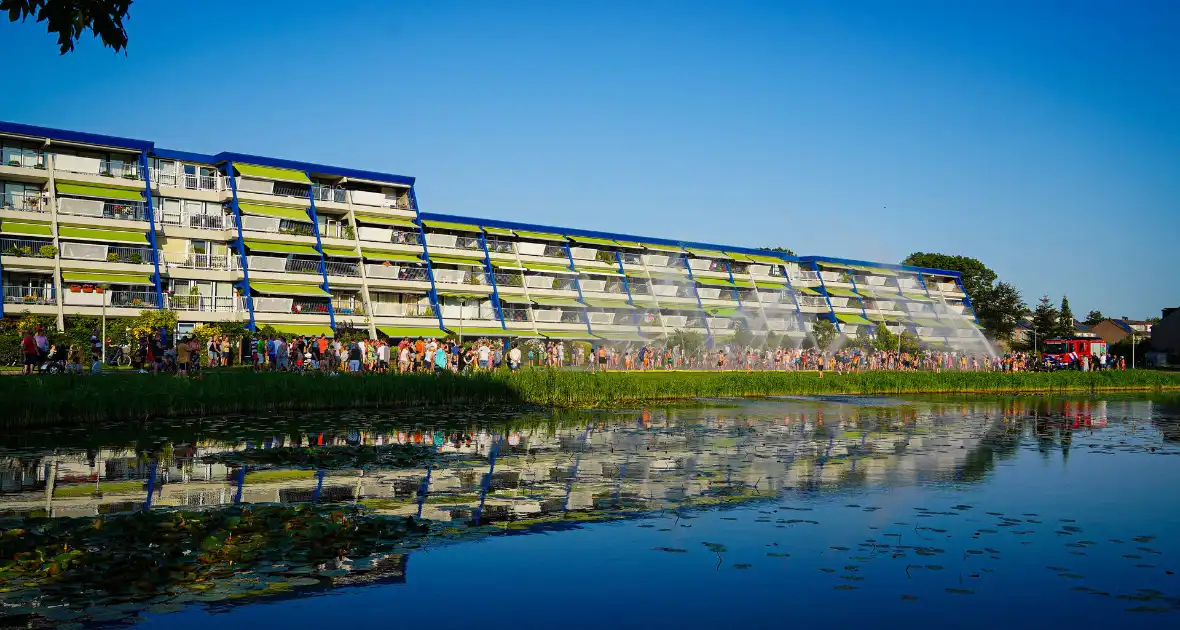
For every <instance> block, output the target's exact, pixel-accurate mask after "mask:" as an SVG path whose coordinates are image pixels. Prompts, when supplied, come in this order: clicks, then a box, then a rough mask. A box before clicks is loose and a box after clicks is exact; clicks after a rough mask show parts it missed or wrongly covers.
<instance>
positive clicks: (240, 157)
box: [213, 152, 414, 186]
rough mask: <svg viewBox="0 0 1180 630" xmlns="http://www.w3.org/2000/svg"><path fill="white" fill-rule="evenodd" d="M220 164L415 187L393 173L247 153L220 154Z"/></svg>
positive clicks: (407, 180) (412, 180)
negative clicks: (264, 167) (232, 163)
mask: <svg viewBox="0 0 1180 630" xmlns="http://www.w3.org/2000/svg"><path fill="white" fill-rule="evenodd" d="M213 157H214V158H215V159H216V160H217V161H218V162H241V163H243V164H257V165H258V166H273V167H275V168H289V169H292V170H296V171H306V172H309V173H311V174H313V175H334V176H337V177H355V178H358V179H371V180H375V181H379V182H387V183H390V184H398V185H401V186H413V185H414V178H413V177H406V176H405V175H393V174H391V173H378V172H376V171H361V170H357V169H353V168H343V167H339V166H327V165H325V164H313V163H311V162H299V161H296V160H283V159H279V158H268V157H263V156H261V155H248V154H245V153H224V152H223V153H218V154H217V155H215V156H213Z"/></svg>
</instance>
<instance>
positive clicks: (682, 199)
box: [0, 0, 1180, 317]
mask: <svg viewBox="0 0 1180 630" xmlns="http://www.w3.org/2000/svg"><path fill="white" fill-rule="evenodd" d="M333 4H335V3H322V2H315V3H311V2H303V1H301V0H287V1H285V2H261V1H259V2H249V3H237V4H234V5H233V6H232V7H230V6H229V5H216V7H217V9H218V10H216V11H214V10H210V9H211V8H213V7H214V6H215V5H209V4H208V3H195V2H191V3H190V2H162V1H156V2H149V1H147V0H141V1H140V2H136V3H134V4H133V5H132V7H131V20H130V22H129V24H128V26H129V28H128V31H129V34H130V39H131V42H130V46H129V49H128V53H127V55H126V56H123V55H115V54H112V53H111V52H110V51H109V50H106V49H103V48H102V47H101V46H100V45H99V44H98V42H97V41H94V40H92V39H90V38H89V37H88V36H87V37H86V38H84V39H83V41H82V42H81V43H80V44H79V46H78V48H77V51H76V52H74V53H73V54H70V55H67V56H65V57H61V56H59V55H58V54H57V47H56V43H55V40H54V38H53V37H51V36H49V35H48V34H47V33H46V32H45V30H44V27H43V25H36V24H33V23H32V22H29V23H25V24H23V25H20V24H18V25H10V24H8V23H7V21H4V22H3V23H2V24H0V40H2V41H4V42H5V44H6V46H5V48H6V50H7V51H8V55H9V57H8V59H9V60H10V61H12V60H19V61H20V63H19V64H14V65H13V66H10V69H9V71H8V73H7V74H8V82H7V84H8V86H9V87H8V89H7V90H5V97H4V98H3V100H0V119H3V120H10V121H17V122H24V123H30V124H39V125H46V126H52V127H62V128H68V129H78V130H83V131H92V132H98V133H108V134H112V135H120V136H127V137H134V138H142V139H147V140H152V141H154V142H156V143H157V145H158V146H162V147H167V148H173V149H184V150H190V151H198V152H209V153H213V152H217V151H239V152H243V153H256V154H262V155H270V156H275V157H284V158H291V159H302V160H307V161H313V162H322V163H329V164H338V165H342V166H351V167H355V168H363V169H371V170H378V171H387V172H395V173H401V174H406V175H412V176H415V177H417V178H418V195H419V200H420V202H421V205H422V209H423V210H425V211H430V212H440V213H451V214H465V215H473V216H481V217H491V218H499V219H506V220H517V221H529V222H536V223H551V224H557V225H570V226H578V227H584V228H588V229H600V230H609V231H617V232H628V233H634V234H640V235H658V236H666V237H669V238H682V239H685V240H698V241H709V242H716V243H722V244H734V245H745V246H768V245H783V246H787V247H790V248H792V249H794V250H795V251H796V252H798V253H800V254H816V255H829V256H840V257H846V258H862V259H868V260H880V261H888V262H898V261H900V260H901V259H902V258H903V257H905V256H906V255H907V254H908V253H910V252H913V251H938V252H945V253H958V254H965V255H970V256H975V257H978V258H980V259H981V260H983V261H984V262H985V263H986V264H988V265H989V266H991V267H992V268H993V269H995V270H996V271H997V272H998V273H999V275H1000V277H1001V279H1004V280H1008V281H1010V282H1013V283H1015V284H1016V285H1017V286H1018V287H1020V289H1021V290H1022V292H1023V293H1024V296H1025V298H1026V300H1027V301H1028V302H1029V303H1030V304H1032V303H1035V301H1036V299H1037V298H1038V297H1039V296H1040V295H1041V294H1044V293H1047V294H1049V295H1050V296H1051V297H1053V299H1054V301H1057V300H1060V298H1061V295H1062V294H1066V295H1068V296H1069V298H1070V302H1071V304H1072V306H1073V309H1074V312H1075V313H1076V314H1078V315H1079V316H1080V315H1083V314H1084V313H1085V312H1086V311H1087V310H1089V309H1091V308H1098V309H1100V310H1102V311H1103V312H1104V313H1106V314H1107V315H1113V316H1121V315H1127V316H1131V317H1148V316H1153V315H1155V316H1158V315H1159V309H1160V308H1161V307H1164V306H1178V305H1180V291H1178V290H1177V289H1178V288H1180V272H1178V269H1180V247H1177V235H1178V234H1180V219H1178V218H1177V201H1178V200H1180V176H1178V174H1180V116H1177V115H1176V112H1178V111H1180V82H1178V81H1176V80H1175V79H1176V71H1175V64H1176V63H1177V61H1178V60H1180V38H1178V37H1176V33H1177V32H1180V8H1178V7H1180V5H1177V4H1175V3H1172V2H1167V1H1163V0H1159V1H1152V0H1136V1H1134V2H1085V1H1081V2H1078V1H1072V2H1048V1H1046V2H1007V1H999V2H997V1H994V0H993V1H989V2H978V3H977V2H967V1H962V2H958V1H956V2H943V1H934V0H931V1H919V0H904V1H897V2H882V1H879V0H878V1H864V2H857V1H854V0H848V1H844V2H838V3H833V2H822V1H816V2H802V1H792V2H787V1H780V2H737V1H730V2H697V1H692V0H683V1H679V2H671V1H670V2H663V1H658V0H645V1H642V2H622V1H616V2H585V3H574V2H544V1H539V2H511V1H506V2H499V3H487V2H469V3H467V2H444V1H438V0H431V1H405V2H396V3H394V2H360V1H354V2H348V3H339V4H341V5H342V8H337V7H335V6H333ZM327 6H332V9H331V10H322V9H321V7H327ZM13 55H15V57H13ZM16 68H19V69H20V70H21V71H22V72H24V73H26V76H27V80H21V79H20V78H19V77H18V76H16V74H15V70H16Z"/></svg>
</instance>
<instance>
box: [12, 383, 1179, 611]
mask: <svg viewBox="0 0 1180 630" xmlns="http://www.w3.org/2000/svg"><path fill="white" fill-rule="evenodd" d="M1177 479H1180V397H1177V396H1174V395H1127V396H1123V395H1102V396H1097V397H1076V398H1047V397H1036V396H1024V397H995V396H993V397H962V396H955V397H907V398H904V399H899V398H876V397H855V396H853V397H823V398H814V397H786V398H771V399H759V400H744V401H733V400H723V401H705V402H702V403H701V404H698V405H687V406H678V407H651V408H647V409H638V410H633V411H610V412H550V411H538V410H502V409H451V410H446V411H440V410H436V409H429V410H406V411H397V412H376V411H366V412H349V413H317V414H300V415H293V416H275V417H252V418H246V417H226V418H216V419H211V418H203V419H192V420H167V421H156V422H151V423H147V424H144V425H137V426H131V427H128V426H119V427H86V428H79V429H59V430H52V431H48V430H43V431H27V432H21V433H11V434H8V435H4V436H2V437H0V627H7V626H20V627H55V628H60V627H75V628H82V627H120V626H128V625H131V624H135V625H136V626H137V627H167V628H169V629H171V630H176V629H178V628H208V627H209V625H210V624H212V623H215V624H217V625H218V626H219V627H221V628H239V627H242V628H244V627H251V626H258V625H259V624H281V625H282V626H286V627H310V626H326V625H329V624H341V625H344V624H346V625H348V626H349V627H374V628H378V627H389V626H390V625H392V624H395V623H396V624H404V623H411V624H413V623H418V624H423V625H430V626H431V627H468V626H472V625H477V626H479V627H483V628H500V627H503V628H534V627H536V628H542V627H544V628H548V627H554V626H560V627H563V628H583V627H585V628H596V627H601V626H602V625H604V624H610V625H612V626H617V627H653V626H654V627H666V626H675V627H710V626H721V625H724V626H731V627H743V628H780V627H784V626H788V625H796V624H833V623H836V624H841V625H846V624H855V623H873V624H882V623H892V622H896V621H903V620H904V621H909V622H915V623H921V624H924V625H926V624H933V623H943V624H954V625H955V627H959V628H992V627H995V626H996V625H997V624H1002V625H1008V626H1010V627H1033V626H1041V627H1045V626H1049V627H1065V626H1067V625H1073V626H1077V627H1096V626H1099V625H1105V624H1119V626H1120V627H1122V628H1140V627H1142V628H1151V627H1180V626H1178V624H1180V576H1178V575H1176V574H1177V572H1180V493H1178V492H1177V491H1176V488H1175V485H1176V480H1177Z"/></svg>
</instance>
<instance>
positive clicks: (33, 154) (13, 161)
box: [0, 147, 45, 169]
mask: <svg viewBox="0 0 1180 630" xmlns="http://www.w3.org/2000/svg"><path fill="white" fill-rule="evenodd" d="M0 165H3V166H18V167H21V168H37V169H44V168H45V154H44V153H42V152H41V151H36V150H33V149H19V148H15V147H14V148H6V149H4V155H3V159H2V160H0Z"/></svg>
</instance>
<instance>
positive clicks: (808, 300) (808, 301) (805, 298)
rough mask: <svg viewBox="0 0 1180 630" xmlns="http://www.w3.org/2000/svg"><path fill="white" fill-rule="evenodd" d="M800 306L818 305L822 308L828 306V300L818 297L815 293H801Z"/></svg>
mask: <svg viewBox="0 0 1180 630" xmlns="http://www.w3.org/2000/svg"><path fill="white" fill-rule="evenodd" d="M799 306H818V307H820V308H827V307H828V302H827V300H825V299H824V298H822V297H816V296H814V295H801V296H799Z"/></svg>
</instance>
